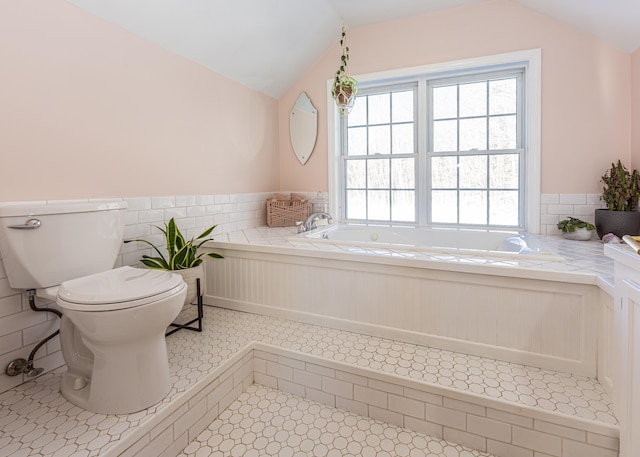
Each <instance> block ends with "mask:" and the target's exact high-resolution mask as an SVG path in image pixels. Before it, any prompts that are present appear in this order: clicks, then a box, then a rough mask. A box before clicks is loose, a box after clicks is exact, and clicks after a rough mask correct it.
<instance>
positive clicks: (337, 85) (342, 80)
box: [331, 27, 358, 116]
mask: <svg viewBox="0 0 640 457" xmlns="http://www.w3.org/2000/svg"><path fill="white" fill-rule="evenodd" d="M346 43H347V29H346V28H345V27H342V36H341V38H340V46H342V56H341V57H340V67H339V68H338V71H336V76H335V78H334V80H333V87H332V88H331V95H332V96H333V99H334V100H335V101H336V106H337V107H338V110H339V111H340V115H341V116H345V115H347V114H349V112H350V111H351V108H353V102H354V101H355V99H356V95H357V93H358V81H356V80H355V79H354V78H353V77H351V76H350V75H349V67H348V63H349V47H348V46H347V44H346Z"/></svg>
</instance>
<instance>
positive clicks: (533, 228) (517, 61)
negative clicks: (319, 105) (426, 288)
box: [327, 49, 542, 233]
mask: <svg viewBox="0 0 640 457" xmlns="http://www.w3.org/2000/svg"><path fill="white" fill-rule="evenodd" d="M541 64H542V58H541V50H540V49H531V50H525V51H517V52H512V53H505V54H496V55H491V56H484V57H477V58H471V59H464V60H456V61H450V62H443V63H437V64H430V65H424V66H419V67H410V68H402V69H396V70H390V71H384V72H376V73H369V74H362V75H356V76H355V77H356V79H357V80H358V82H359V84H360V87H362V88H366V87H372V86H383V85H388V86H392V85H396V84H398V85H399V84H404V83H409V82H415V81H416V79H418V85H419V86H420V85H421V84H424V85H425V86H426V79H427V78H428V79H434V78H436V77H439V76H442V77H447V76H453V75H454V74H458V75H460V76H463V75H464V74H470V73H480V72H485V71H486V72H490V71H491V70H498V69H499V70H502V69H508V68H518V67H521V68H524V88H523V97H524V100H525V110H524V112H523V124H524V128H523V132H522V134H523V142H524V143H523V147H524V149H525V150H526V154H525V157H524V159H525V163H524V164H520V166H521V167H524V169H525V170H526V174H525V176H524V177H523V182H524V190H523V192H522V194H523V196H522V200H524V203H523V205H522V208H521V210H522V211H523V212H524V216H523V221H522V227H521V229H522V230H526V231H528V232H530V233H540V162H541V129H540V124H541V98H542V92H541V75H542V71H541ZM332 82H333V81H332V80H328V81H327V106H328V107H333V108H332V109H328V110H327V126H328V128H327V136H328V154H327V155H328V182H329V210H330V212H331V213H332V214H334V216H335V217H336V218H337V219H338V220H340V221H344V214H345V213H344V210H345V208H344V207H343V202H344V195H343V189H342V182H343V181H342V176H338V174H337V173H339V172H340V171H341V169H342V167H341V161H342V160H343V159H342V157H341V151H342V144H341V137H342V135H341V128H342V125H341V124H342V122H341V119H340V115H339V113H338V110H337V109H336V107H335V103H334V102H333V99H332V98H331V84H332ZM419 89H420V87H419ZM422 89H423V90H426V87H423V88H422ZM417 105H418V106H417V110H418V111H419V112H423V113H427V112H429V111H428V106H427V99H426V97H418V100H417ZM415 139H416V141H417V142H418V148H417V153H418V159H417V163H416V167H417V171H416V175H417V178H418V179H417V182H416V193H417V195H416V202H417V205H422V207H424V205H425V204H426V201H425V199H426V197H427V192H426V191H427V189H425V188H424V185H425V184H424V183H427V182H428V181H427V177H428V176H427V166H426V165H427V163H425V161H428V159H427V151H426V149H427V144H428V143H427V141H430V140H429V138H427V126H426V123H425V122H418V131H417V132H416V135H415ZM424 213H425V211H422V212H418V213H417V216H418V221H417V223H416V224H410V225H420V226H428V225H429V222H428V221H427V220H426V217H425V216H423V214H424ZM371 223H372V224H373V223H374V222H371ZM375 224H377V225H380V224H384V223H377V222H376V223H375ZM393 224H394V225H396V224H395V223H393ZM458 227H463V226H458Z"/></svg>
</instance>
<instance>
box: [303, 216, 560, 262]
mask: <svg viewBox="0 0 640 457" xmlns="http://www.w3.org/2000/svg"><path fill="white" fill-rule="evenodd" d="M293 240H294V241H296V242H310V243H326V244H334V245H345V246H359V247H367V246H371V247H378V248H380V247H383V248H387V249H401V250H410V251H426V252H444V253H450V254H456V255H465V254H467V255H480V256H486V257H512V256H519V257H518V258H521V259H525V258H539V259H544V260H545V261H556V262H564V261H565V259H564V258H562V257H560V256H558V255H556V254H554V253H553V252H552V251H551V250H550V249H548V248H547V247H546V246H545V245H544V243H543V242H542V241H541V240H540V239H539V238H538V237H536V236H533V235H530V234H528V233H520V232H510V231H496V230H471V229H449V228H414V227H390V226H372V225H367V226H363V225H350V224H335V225H331V226H328V227H325V228H319V229H317V230H313V231H312V232H308V233H302V234H300V235H297V236H296V237H295V238H293ZM520 256H522V257H520ZM541 256H542V257H541Z"/></svg>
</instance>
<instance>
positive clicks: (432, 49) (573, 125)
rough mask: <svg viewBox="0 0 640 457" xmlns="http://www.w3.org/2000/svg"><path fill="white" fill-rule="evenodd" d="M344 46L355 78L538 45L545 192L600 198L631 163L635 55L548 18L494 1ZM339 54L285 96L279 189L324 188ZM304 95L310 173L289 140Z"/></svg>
mask: <svg viewBox="0 0 640 457" xmlns="http://www.w3.org/2000/svg"><path fill="white" fill-rule="evenodd" d="M348 41H349V45H350V46H349V47H350V54H351V55H350V57H351V60H350V70H351V73H352V74H354V75H358V74H365V73H370V72H377V71H383V70H391V69H396V68H403V67H411V66H418V65H426V64H431V63H437V62H445V61H451V60H459V59H465V58H471V57H478V56H484V55H491V54H499V53H504V52H512V51H518V50H525V49H533V48H541V49H542V72H543V75H542V77H543V80H542V91H543V95H542V109H543V111H542V183H541V184H542V192H543V193H598V192H599V191H600V187H599V179H600V176H601V175H602V173H603V172H604V170H605V169H606V168H607V166H608V165H609V163H610V162H611V161H612V160H616V159H617V158H621V159H622V160H623V161H625V162H626V163H628V162H629V155H630V152H629V128H628V126H629V96H630V57H629V55H628V54H625V53H623V52H622V51H618V50H616V49H615V48H613V47H611V46H609V45H607V44H605V43H603V42H601V41H598V40H596V39H595V38H592V37H590V36H588V35H585V34H583V33H581V32H578V31H576V30H574V29H571V28H569V27H568V26H566V25H563V24H561V23H559V22H557V21H554V20H552V19H549V18H548V17H546V16H542V15H540V14H538V13H535V12H533V11H532V10H529V9H526V8H524V7H521V6H519V5H516V4H514V3H512V2H510V1H508V0H496V1H493V2H488V3H483V4H480V5H474V6H469V7H464V8H457V9H452V10H449V11H445V12H439V13H432V14H428V15H424V16H419V17H413V18H409V19H405V20H400V21H394V22H389V23H385V24H380V25H376V26H371V27H363V28H358V29H352V30H350V31H349V35H348ZM339 56H340V49H339V47H338V45H337V44H336V45H335V46H334V47H332V48H331V49H330V50H329V51H328V52H327V53H326V54H325V55H324V56H323V57H322V58H321V59H320V60H319V61H318V62H317V63H316V64H315V65H314V66H313V67H312V68H311V69H310V70H309V71H308V72H307V73H306V75H305V76H304V77H303V78H302V79H301V80H300V81H298V82H297V83H296V84H295V86H294V87H293V88H292V89H291V90H290V91H289V92H288V93H287V94H286V95H285V96H284V97H283V98H282V99H280V102H279V103H280V107H279V110H280V126H279V128H280V154H281V156H280V187H281V188H282V189H298V188H305V189H309V188H311V189H319V190H327V186H328V184H327V126H326V112H327V104H326V95H325V93H326V81H327V79H330V78H332V76H333V73H334V71H335V69H336V68H337V65H338V62H339ZM638 60H640V58H638ZM301 91H306V92H307V94H308V95H309V97H310V98H311V99H312V101H313V103H314V105H315V106H316V107H317V108H318V110H319V132H318V142H317V144H316V148H315V150H314V152H313V155H312V156H311V157H310V159H309V161H308V162H307V164H306V165H305V166H304V167H303V166H301V165H300V164H299V163H298V162H297V160H296V159H295V157H294V155H293V152H292V150H291V146H290V142H289V136H288V135H289V133H288V128H289V121H288V116H289V111H290V109H291V107H292V106H293V104H294V102H295V99H296V97H297V96H298V94H299V93H300V92H301ZM331 109H333V108H331Z"/></svg>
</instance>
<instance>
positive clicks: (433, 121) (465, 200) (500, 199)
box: [427, 71, 524, 227]
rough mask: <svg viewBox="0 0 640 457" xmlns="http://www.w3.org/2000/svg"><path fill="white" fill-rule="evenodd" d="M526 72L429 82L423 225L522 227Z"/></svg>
mask: <svg viewBox="0 0 640 457" xmlns="http://www.w3.org/2000/svg"><path fill="white" fill-rule="evenodd" d="M522 86H523V72H521V71H519V72H516V73H511V72H508V71H507V72H501V73H497V74H492V75H476V76H474V77H472V78H463V79H462V80H461V79H460V78H450V79H447V80H441V81H429V82H428V93H427V97H429V101H430V103H429V105H430V106H431V110H430V112H429V115H430V116H429V123H428V130H429V131H430V138H431V142H430V144H429V145H428V148H427V155H428V161H429V163H428V169H429V170H430V174H429V181H428V183H427V185H428V188H429V189H430V192H429V196H430V198H427V201H428V208H427V210H428V221H429V222H430V223H432V224H453V225H472V226H493V227H496V226H497V227H521V226H523V225H524V224H523V223H522V222H521V221H522V218H523V217H522V212H521V208H522V206H523V205H522V198H521V196H522V192H523V191H524V184H523V180H522V177H523V176H524V175H523V173H522V172H521V164H522V163H523V160H522V156H523V155H524V149H523V147H522V127H521V125H522V122H523V116H522V108H523V106H522V104H523V103H522V95H521V92H522Z"/></svg>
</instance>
